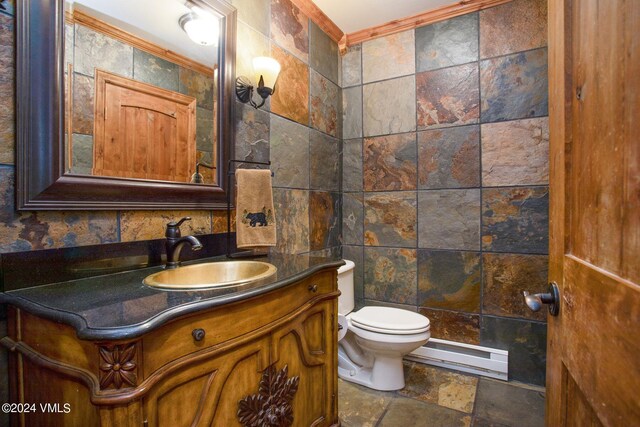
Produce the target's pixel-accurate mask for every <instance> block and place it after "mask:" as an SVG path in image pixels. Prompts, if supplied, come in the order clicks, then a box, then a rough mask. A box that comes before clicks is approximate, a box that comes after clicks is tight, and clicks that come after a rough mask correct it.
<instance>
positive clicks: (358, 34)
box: [344, 0, 512, 46]
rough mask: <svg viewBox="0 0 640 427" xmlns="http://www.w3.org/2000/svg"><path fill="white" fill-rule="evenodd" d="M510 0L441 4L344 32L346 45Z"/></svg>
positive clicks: (464, 0) (467, 0)
mask: <svg viewBox="0 0 640 427" xmlns="http://www.w3.org/2000/svg"><path fill="white" fill-rule="evenodd" d="M510 1H512V0H462V1H458V2H456V3H455V4H452V5H449V6H443V7H440V8H438V9H433V10H429V11H426V12H422V13H418V14H416V15H413V16H408V17H406V18H402V19H395V20H393V21H389V22H387V23H385V24H382V25H378V26H375V27H371V28H366V29H364V30H360V31H355V32H353V33H348V34H346V43H344V44H346V46H353V45H354V44H358V43H362V42H365V41H367V40H372V39H375V38H378V37H383V36H387V35H389V34H394V33H399V32H401V31H406V30H411V29H413V28H418V27H422V26H424V25H429V24H433V23H434V22H439V21H444V20H446V19H451V18H455V17H456V16H460V15H465V14H467V13H471V12H477V11H479V10H483V9H487V8H490V7H494V6H498V5H501V4H504V3H508V2H510Z"/></svg>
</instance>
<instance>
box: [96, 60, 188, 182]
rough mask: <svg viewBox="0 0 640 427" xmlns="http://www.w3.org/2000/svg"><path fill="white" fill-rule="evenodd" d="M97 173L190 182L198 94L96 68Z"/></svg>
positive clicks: (98, 174)
mask: <svg viewBox="0 0 640 427" xmlns="http://www.w3.org/2000/svg"><path fill="white" fill-rule="evenodd" d="M95 81H96V103H95V130H94V133H95V142H94V144H95V147H94V157H93V165H94V167H93V171H92V174H93V175H97V176H116V177H124V178H141V179H154V180H162V181H176V182H189V180H190V178H191V173H192V172H193V165H194V164H195V163H196V148H195V137H196V99H195V98H194V97H191V96H187V95H182V94H179V93H176V92H173V91H169V90H165V89H161V88H158V87H156V86H152V85H148V84H145V83H140V82H137V81H135V80H131V79H127V78H125V77H121V76H118V75H115V74H111V73H107V72H104V71H101V70H96V79H95Z"/></svg>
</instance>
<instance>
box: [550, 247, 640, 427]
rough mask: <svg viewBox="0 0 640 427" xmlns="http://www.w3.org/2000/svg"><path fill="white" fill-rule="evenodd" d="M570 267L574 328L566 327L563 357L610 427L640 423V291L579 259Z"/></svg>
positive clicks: (568, 301)
mask: <svg viewBox="0 0 640 427" xmlns="http://www.w3.org/2000/svg"><path fill="white" fill-rule="evenodd" d="M564 268H565V277H566V279H565V284H564V289H563V294H562V300H563V305H562V308H561V310H562V311H563V312H564V322H566V323H567V324H570V325H571V328H565V329H564V336H563V338H562V340H563V346H564V358H563V359H564V364H565V365H566V367H567V369H568V371H569V374H570V376H571V378H572V379H571V380H572V381H575V383H576V385H577V386H578V387H579V389H580V390H581V393H583V394H584V396H585V399H587V401H588V402H589V404H590V406H591V407H592V408H593V409H594V410H596V411H597V414H598V416H599V417H600V420H601V421H602V423H603V424H604V425H610V426H614V425H640V404H639V402H638V399H637V395H636V393H632V392H630V391H631V390H635V389H636V388H637V386H638V378H640V362H639V361H638V354H640V340H638V339H637V338H638V336H637V333H635V332H636V331H637V328H638V321H640V298H638V297H637V295H638V293H640V287H639V286H638V285H636V284H634V283H630V282H628V281H625V280H623V279H621V278H619V277H615V276H613V275H611V274H610V273H607V272H606V271H604V270H602V269H599V268H598V267H596V266H593V265H588V264H586V263H585V262H584V261H582V260H580V259H578V258H576V257H573V256H567V257H565V266H564ZM589 308H594V310H593V311H592V310H589ZM595 312H597V313H599V314H601V315H599V316H597V317H594V313H595ZM594 337H598V339H594ZM569 405H572V403H571V402H569ZM570 409H573V406H571V408H570ZM562 425H571V424H562Z"/></svg>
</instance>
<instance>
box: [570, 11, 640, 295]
mask: <svg viewBox="0 0 640 427" xmlns="http://www.w3.org/2000/svg"><path fill="white" fill-rule="evenodd" d="M605 3H606V4H605ZM634 3H635V6H634ZM639 11H640V9H639V8H638V7H637V3H636V2H621V1H613V2H609V1H607V2H603V1H597V0H590V1H582V2H581V7H580V9H578V10H576V12H575V13H574V16H573V23H572V26H573V28H574V34H575V39H574V40H573V50H574V57H575V62H574V63H573V67H572V73H573V79H574V82H573V90H574V94H575V97H576V101H577V102H574V103H573V111H572V114H573V116H574V122H573V135H574V138H575V140H579V141H580V144H574V145H573V147H572V153H571V164H572V177H571V182H572V183H573V184H574V186H573V188H571V189H569V191H570V192H571V194H572V195H573V197H572V202H571V203H572V205H571V207H570V208H571V212H572V218H571V229H570V236H571V242H570V248H571V252H572V253H573V254H574V255H575V256H576V257H578V258H580V259H584V260H585V261H587V262H589V263H592V264H594V265H597V266H599V267H601V268H604V269H606V270H608V271H610V272H612V273H614V274H616V275H618V276H620V277H622V278H625V279H629V280H631V281H632V282H636V283H638V282H640V262H638V254H640V214H639V212H640V194H638V190H637V189H638V188H640V178H639V177H638V171H639V165H640V158H639V154H640V151H639V148H638V146H639V144H640V139H639V138H638V132H637V123H634V121H633V119H632V117H635V120H636V121H637V119H638V117H640V115H638V113H639V111H640V110H638V108H640V79H638V78H637V76H638V75H639V74H637V73H638V67H639V65H638V64H640V54H639V53H638V52H639V51H640V47H639V44H638V43H639V42H638V37H637V36H635V37H634V35H633V34H632V33H631V32H632V31H634V32H635V34H637V24H638V23H639V22H640V16H638V13H640V12H639ZM634 17H635V18H636V20H635V24H634V25H631V24H627V25H625V22H629V23H631V22H634V20H633V18H634ZM593 27H595V28H610V29H611V30H610V31H593ZM634 38H635V40H634ZM628 72H630V73H632V74H628V75H629V76H630V77H631V76H634V74H633V72H635V73H636V74H635V76H636V78H625V75H627V74H626V73H628ZM624 101H626V102H624ZM634 114H635V116H634Z"/></svg>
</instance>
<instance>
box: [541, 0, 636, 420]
mask: <svg viewBox="0 0 640 427" xmlns="http://www.w3.org/2000/svg"><path fill="white" fill-rule="evenodd" d="M549 17H550V21H549V29H550V37H549V67H550V68H549V76H550V78H549V83H550V84H549V89H550V109H549V113H550V118H549V119H550V137H551V139H550V153H551V159H550V161H551V180H550V184H551V189H550V193H551V206H550V208H551V209H550V242H551V246H550V270H549V277H550V279H551V280H553V281H556V282H557V283H558V286H559V291H560V299H561V307H560V313H559V315H558V317H549V323H548V327H549V338H548V351H547V354H548V365H547V408H546V424H547V425H550V426H573V425H592V426H599V425H606V426H614V425H616V426H617V425H640V404H639V403H638V399H637V393H635V392H634V391H633V390H635V389H636V388H637V379H638V378H639V377H640V361H639V359H638V357H637V354H638V352H640V338H639V336H638V328H637V325H638V322H640V274H639V272H638V269H639V268H640V266H639V263H638V259H640V243H639V241H640V236H639V233H640V227H639V222H638V221H640V216H639V215H638V211H639V209H640V203H639V197H640V177H638V163H639V161H640V159H639V157H638V155H639V145H640V144H639V142H640V141H639V139H638V137H637V132H636V130H635V128H634V126H635V124H634V120H637V117H638V109H639V108H640V98H639V92H640V81H639V80H638V78H637V76H638V70H639V67H640V49H639V43H640V37H639V34H638V32H637V26H638V22H640V3H638V2H629V1H625V0H579V1H578V0H551V1H550V3H549ZM632 117H635V119H633V118H632ZM634 133H635V134H634ZM595 337H598V338H597V339H595Z"/></svg>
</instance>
